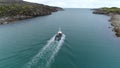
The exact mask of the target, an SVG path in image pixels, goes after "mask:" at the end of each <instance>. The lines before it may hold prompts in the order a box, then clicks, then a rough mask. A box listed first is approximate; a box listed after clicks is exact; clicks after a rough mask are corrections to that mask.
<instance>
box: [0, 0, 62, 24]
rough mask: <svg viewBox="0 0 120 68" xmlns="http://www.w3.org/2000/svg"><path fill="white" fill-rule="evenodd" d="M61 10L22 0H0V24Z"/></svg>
mask: <svg viewBox="0 0 120 68" xmlns="http://www.w3.org/2000/svg"><path fill="white" fill-rule="evenodd" d="M59 10H63V9H62V8H60V7H54V6H48V5H43V4H37V3H31V2H26V1H22V0H11V1H10V0H9V1H8V0H1V1H0V24H8V23H10V22H12V21H16V20H23V19H28V18H33V17H37V16H45V15H50V14H51V13H52V12H57V11H59Z"/></svg>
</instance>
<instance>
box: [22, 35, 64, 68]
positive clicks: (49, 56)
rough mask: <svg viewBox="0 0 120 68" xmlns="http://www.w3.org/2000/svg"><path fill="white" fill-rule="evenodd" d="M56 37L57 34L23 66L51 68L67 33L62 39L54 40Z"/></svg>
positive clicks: (28, 67)
mask: <svg viewBox="0 0 120 68" xmlns="http://www.w3.org/2000/svg"><path fill="white" fill-rule="evenodd" d="M54 38H55V36H53V37H52V38H51V39H50V40H49V41H48V43H47V44H46V45H45V46H44V47H43V48H42V49H41V50H40V51H39V52H38V54H37V55H35V56H34V57H33V58H32V59H31V60H30V61H29V62H28V63H27V64H26V65H25V66H24V67H23V68H50V65H51V64H52V62H53V61H54V57H55V56H56V54H57V53H58V52H59V50H60V48H61V46H62V44H63V42H64V39H65V35H64V34H63V36H62V38H61V40H60V41H54Z"/></svg>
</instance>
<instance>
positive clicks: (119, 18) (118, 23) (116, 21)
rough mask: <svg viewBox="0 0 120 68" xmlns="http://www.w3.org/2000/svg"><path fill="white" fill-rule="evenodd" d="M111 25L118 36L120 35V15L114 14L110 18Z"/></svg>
mask: <svg viewBox="0 0 120 68" xmlns="http://www.w3.org/2000/svg"><path fill="white" fill-rule="evenodd" d="M110 22H111V25H112V26H113V31H114V32H115V35H116V36H117V37H120V15H118V14H116V15H112V16H111V19H110Z"/></svg>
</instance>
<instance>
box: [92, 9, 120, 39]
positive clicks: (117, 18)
mask: <svg viewBox="0 0 120 68" xmlns="http://www.w3.org/2000/svg"><path fill="white" fill-rule="evenodd" d="M93 10H94V11H93V14H103V15H107V16H109V17H110V20H109V21H110V22H111V26H113V29H112V31H114V32H115V36H116V37H120V14H119V13H112V12H105V11H102V10H101V9H93Z"/></svg>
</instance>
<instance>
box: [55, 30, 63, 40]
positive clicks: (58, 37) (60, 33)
mask: <svg viewBox="0 0 120 68" xmlns="http://www.w3.org/2000/svg"><path fill="white" fill-rule="evenodd" d="M61 37H62V32H58V33H57V35H56V36H55V41H59V40H61Z"/></svg>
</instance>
